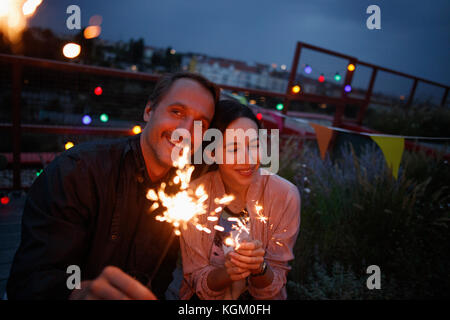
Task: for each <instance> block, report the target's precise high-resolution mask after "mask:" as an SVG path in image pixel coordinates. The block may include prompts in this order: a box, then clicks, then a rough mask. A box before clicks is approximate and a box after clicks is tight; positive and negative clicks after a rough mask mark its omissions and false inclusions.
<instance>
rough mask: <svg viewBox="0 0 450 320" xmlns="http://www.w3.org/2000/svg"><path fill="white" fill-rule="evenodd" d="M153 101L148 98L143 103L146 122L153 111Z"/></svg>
mask: <svg viewBox="0 0 450 320" xmlns="http://www.w3.org/2000/svg"><path fill="white" fill-rule="evenodd" d="M152 105H153V103H152V102H151V101H150V100H149V101H147V104H146V105H145V109H144V116H143V118H144V121H145V122H148V121H149V120H150V117H151V115H152V114H151V112H152V111H153V107H152Z"/></svg>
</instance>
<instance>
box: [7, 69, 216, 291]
mask: <svg viewBox="0 0 450 320" xmlns="http://www.w3.org/2000/svg"><path fill="white" fill-rule="evenodd" d="M218 95H219V93H218V90H217V87H216V86H215V85H214V84H212V83H211V82H209V81H208V80H206V79H205V78H203V77H202V76H200V75H196V74H191V73H177V74H173V75H168V76H164V77H162V78H161V79H160V81H159V82H158V83H157V84H156V86H155V89H154V91H153V94H152V95H151V96H150V99H149V102H148V103H147V106H146V107H145V111H144V120H145V121H146V122H147V123H146V126H145V128H144V129H143V132H142V134H140V135H137V136H133V137H131V138H124V139H118V140H113V141H106V142H105V141H103V142H96V143H86V144H81V145H79V146H76V147H74V148H72V149H70V150H68V151H66V152H64V153H63V154H62V155H60V156H59V157H58V158H57V159H55V161H53V162H52V163H51V164H49V165H48V166H47V167H46V168H45V170H44V172H43V173H42V174H41V175H40V176H39V177H38V178H37V179H36V181H35V183H34V184H33V186H32V187H31V188H30V190H29V192H28V197H27V200H26V204H25V208H24V212H23V220H22V241H21V244H20V246H19V249H18V251H17V253H16V256H15V258H14V262H13V265H12V268H11V274H10V278H9V281H8V285H7V293H8V298H9V299H67V298H69V299H155V298H156V297H158V298H164V292H165V291H166V289H167V287H168V285H169V283H170V281H171V278H172V275H171V273H172V271H173V269H174V268H175V263H176V259H177V256H178V241H174V242H173V245H172V246H171V248H170V249H169V253H168V254H167V258H166V259H165V260H164V261H163V263H162V265H161V267H160V268H159V269H158V270H159V271H158V273H157V274H156V276H155V277H154V280H153V281H152V283H151V291H150V290H149V289H148V288H147V287H145V285H143V284H141V283H140V282H139V281H138V280H140V281H142V282H143V283H146V282H147V281H148V279H149V277H150V275H151V274H152V273H153V272H154V271H156V270H155V269H156V264H157V261H158V259H159V258H160V256H161V254H162V250H163V248H164V247H165V244H166V243H167V241H168V239H169V238H170V236H171V233H172V232H173V230H172V227H171V225H169V224H168V223H163V222H159V221H156V220H155V214H156V213H155V212H152V213H150V212H149V208H150V206H151V205H152V202H151V201H150V200H148V199H147V198H146V196H145V195H146V193H147V191H148V189H149V188H155V187H157V186H158V185H159V184H160V183H161V182H162V181H167V180H168V179H170V172H171V171H172V170H170V169H171V168H172V159H171V153H172V149H173V147H174V146H175V145H174V144H173V143H172V141H171V139H170V137H171V133H172V132H173V131H174V130H176V129H186V130H188V131H189V132H191V136H192V133H193V126H194V121H202V123H203V128H204V129H207V128H208V126H209V123H210V122H211V119H212V117H213V115H214V106H215V103H216V102H217V100H218ZM198 138H200V139H201V138H202V137H195V136H194V139H198ZM197 145H199V144H197ZM71 265H76V266H79V267H80V270H81V280H82V282H81V289H74V290H70V289H69V288H68V285H67V279H68V277H69V276H70V274H68V273H67V268H68V267H69V266H71ZM155 295H156V296H155Z"/></svg>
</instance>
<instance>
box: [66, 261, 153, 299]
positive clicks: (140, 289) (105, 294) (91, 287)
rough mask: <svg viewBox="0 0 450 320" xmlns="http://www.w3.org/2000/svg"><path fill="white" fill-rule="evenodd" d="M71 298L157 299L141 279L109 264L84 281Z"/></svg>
mask: <svg viewBox="0 0 450 320" xmlns="http://www.w3.org/2000/svg"><path fill="white" fill-rule="evenodd" d="M69 299H71V300H157V298H156V297H155V295H154V294H153V293H152V292H151V291H150V290H149V289H147V288H146V287H144V286H143V285H142V284H141V283H140V282H139V281H137V280H135V279H133V278H132V277H130V276H129V275H128V274H126V273H125V272H123V271H122V270H120V269H119V268H117V267H112V266H108V267H106V268H105V269H103V271H102V273H101V274H100V275H99V276H98V277H97V278H96V279H94V280H89V281H82V282H81V289H75V290H73V291H72V293H71V294H70V296H69Z"/></svg>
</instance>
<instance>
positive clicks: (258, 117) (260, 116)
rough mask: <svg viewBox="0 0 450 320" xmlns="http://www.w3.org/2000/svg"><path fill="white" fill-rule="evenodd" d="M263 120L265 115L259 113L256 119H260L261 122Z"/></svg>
mask: <svg viewBox="0 0 450 320" xmlns="http://www.w3.org/2000/svg"><path fill="white" fill-rule="evenodd" d="M262 118H263V115H262V114H261V113H257V114H256V119H258V120H259V121H261V120H262Z"/></svg>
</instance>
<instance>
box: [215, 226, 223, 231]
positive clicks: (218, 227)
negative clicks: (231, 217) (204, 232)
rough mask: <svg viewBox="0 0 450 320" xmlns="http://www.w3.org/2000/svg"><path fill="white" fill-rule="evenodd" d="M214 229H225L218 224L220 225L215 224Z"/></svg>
mask: <svg viewBox="0 0 450 320" xmlns="http://www.w3.org/2000/svg"><path fill="white" fill-rule="evenodd" d="M214 229H216V230H217V231H224V230H225V229H224V228H223V227H222V226H218V225H215V226H214Z"/></svg>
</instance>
